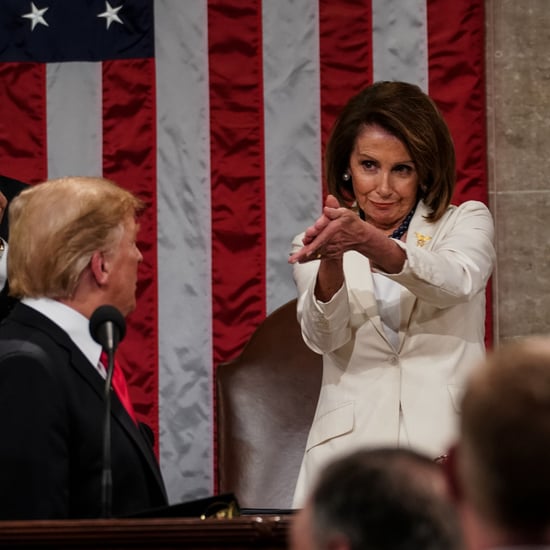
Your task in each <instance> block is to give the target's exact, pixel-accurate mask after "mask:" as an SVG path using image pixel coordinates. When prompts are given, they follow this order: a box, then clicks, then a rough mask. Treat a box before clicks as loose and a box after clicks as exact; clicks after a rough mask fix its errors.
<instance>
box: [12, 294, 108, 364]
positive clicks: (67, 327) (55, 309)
mask: <svg viewBox="0 0 550 550" xmlns="http://www.w3.org/2000/svg"><path fill="white" fill-rule="evenodd" d="M21 302H22V303H23V304H25V305H26V306H28V307H30V308H32V309H34V310H36V311H38V312H39V313H41V314H42V315H44V316H45V317H47V318H48V319H49V320H50V321H52V322H54V323H55V324H56V325H58V326H59V327H60V328H62V329H63V330H64V331H65V332H66V333H67V334H68V336H69V338H70V339H71V340H72V341H73V342H74V344H75V345H76V347H77V348H78V349H79V350H80V351H81V352H82V353H83V354H84V355H85V357H86V358H87V359H88V361H90V363H91V364H92V365H93V366H94V367H96V368H97V364H98V363H99V357H100V355H101V346H100V345H99V344H98V343H97V342H96V341H95V340H94V339H93V338H92V336H91V334H90V328H89V320H88V319H87V318H86V317H84V315H82V314H81V313H79V312H78V311H76V309H73V308H72V307H70V306H67V305H65V304H63V303H61V302H59V301H58V300H52V299H51V298H23V299H22V300H21Z"/></svg>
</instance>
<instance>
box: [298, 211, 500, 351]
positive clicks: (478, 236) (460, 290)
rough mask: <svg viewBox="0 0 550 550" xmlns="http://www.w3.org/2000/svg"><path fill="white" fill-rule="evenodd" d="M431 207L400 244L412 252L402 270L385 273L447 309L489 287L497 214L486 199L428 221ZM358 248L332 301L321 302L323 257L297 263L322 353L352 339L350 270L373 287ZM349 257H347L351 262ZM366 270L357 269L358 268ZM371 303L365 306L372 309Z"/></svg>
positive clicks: (311, 342) (309, 329) (306, 317)
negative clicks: (319, 283) (318, 282)
mask: <svg viewBox="0 0 550 550" xmlns="http://www.w3.org/2000/svg"><path fill="white" fill-rule="evenodd" d="M427 213H428V210H427V208H426V206H425V205H424V204H423V203H422V202H421V203H419V205H418V207H417V210H416V213H415V215H414V217H413V220H412V221H411V225H410V227H409V231H408V234H407V241H406V242H401V241H396V242H398V244H399V246H401V247H403V248H404V249H405V251H406V253H407V260H406V261H405V264H404V266H403V269H402V271H401V272H400V273H397V274H388V273H384V272H381V271H379V273H382V274H383V275H385V276H387V277H389V278H391V279H393V280H395V281H397V282H398V283H400V284H401V285H402V286H404V287H405V288H407V289H408V290H409V291H410V292H411V293H412V294H413V295H414V296H415V297H416V298H417V299H420V300H425V301H426V302H428V303H430V304H432V305H434V306H436V307H439V308H446V307H451V306H453V305H456V304H458V303H462V302H466V301H468V300H470V299H471V298H472V297H473V296H474V295H476V294H477V293H479V292H482V291H484V289H485V287H486V285H487V281H488V279H489V277H490V275H491V273H492V270H493V266H494V263H495V250H494V245H493V238H494V225H493V220H492V216H491V213H490V212H489V210H488V208H487V207H486V206H485V205H484V204H483V203H481V202H478V201H468V202H465V203H463V204H462V205H460V206H458V207H456V206H450V207H449V209H448V210H447V212H446V213H445V215H444V216H443V217H442V219H440V220H439V221H438V222H436V223H428V222H427V221H426V219H425V215H426V214H427ZM302 237H303V234H301V235H298V236H297V237H296V238H295V239H294V240H293V243H292V244H293V251H296V250H299V249H300V248H301V247H302ZM358 256H360V255H359V254H358V253H356V252H353V251H352V252H346V253H345V255H344V271H345V277H346V281H345V282H344V284H343V286H342V288H340V289H339V291H338V292H337V293H336V294H335V295H334V296H333V297H332V299H331V300H330V302H327V303H322V302H319V301H318V300H317V299H316V298H315V295H314V290H315V282H316V278H317V271H318V269H319V263H320V262H319V261H317V260H314V261H311V262H307V263H304V264H295V265H294V279H295V282H296V286H297V291H298V320H299V322H300V324H301V327H302V334H303V336H304V340H305V342H306V344H308V346H309V347H310V348H311V349H313V350H314V351H316V352H318V353H325V352H329V351H332V350H335V349H337V348H339V347H341V346H343V345H344V344H346V343H347V342H348V341H349V340H350V339H351V336H352V335H351V329H350V323H349V319H350V315H351V307H350V300H349V296H350V292H351V293H353V291H354V289H353V288H349V279H350V273H349V272H348V270H347V268H348V266H350V265H353V266H354V273H353V274H352V277H351V278H352V279H353V280H357V279H358V278H363V279H365V287H372V282H370V281H371V279H372V276H371V273H370V263H369V261H368V259H367V258H364V257H362V256H361V257H360V258H357V257H358ZM346 260H347V261H346ZM358 266H360V267H359V268H360V269H361V270H364V271H363V272H362V273H356V272H355V270H356V269H357V268H358ZM368 305H369V304H365V307H367V306H368Z"/></svg>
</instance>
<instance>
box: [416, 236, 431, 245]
mask: <svg viewBox="0 0 550 550" xmlns="http://www.w3.org/2000/svg"><path fill="white" fill-rule="evenodd" d="M415 235H416V246H420V247H422V246H424V245H425V244H426V243H427V242H428V241H431V240H432V238H431V237H430V236H429V235H422V233H415Z"/></svg>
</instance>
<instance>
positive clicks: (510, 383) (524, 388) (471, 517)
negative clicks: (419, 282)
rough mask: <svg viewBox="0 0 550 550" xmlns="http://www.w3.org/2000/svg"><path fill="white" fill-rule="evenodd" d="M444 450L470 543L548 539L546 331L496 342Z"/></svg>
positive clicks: (549, 365) (549, 379) (549, 357)
mask: <svg viewBox="0 0 550 550" xmlns="http://www.w3.org/2000/svg"><path fill="white" fill-rule="evenodd" d="M452 457H453V460H452V461H451V465H452V469H453V472H454V476H453V485H454V486H455V493H456V496H457V500H458V506H459V509H460V511H461V515H462V519H463V523H464V531H465V535H466V536H467V537H468V538H470V539H471V540H472V542H471V543H470V545H471V546H472V547H476V548H482V547H487V546H495V545H500V546H502V545H506V546H511V545H517V544H522V545H525V544H548V543H549V542H550V537H549V536H548V530H549V528H550V467H549V465H550V338H544V337H534V336H533V337H528V338H523V339H519V340H516V341H513V342H511V343H508V344H504V345H502V346H501V347H500V348H498V349H496V350H495V351H493V352H492V353H490V354H489V355H488V356H487V359H486V361H485V362H484V364H483V365H482V366H481V367H480V368H479V369H477V370H476V371H474V373H473V375H472V376H471V378H470V380H469V383H468V385H467V388H466V392H465V394H464V398H463V403H462V416H461V431H460V438H459V442H458V445H457V447H456V448H455V449H454V452H453V453H452Z"/></svg>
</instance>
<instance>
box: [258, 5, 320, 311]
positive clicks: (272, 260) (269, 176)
mask: <svg viewBox="0 0 550 550" xmlns="http://www.w3.org/2000/svg"><path fill="white" fill-rule="evenodd" d="M262 9H263V63H264V72H263V75H264V122H265V124H264V128H265V137H264V140H265V179H266V261H267V272H266V286H267V288H266V301H267V303H266V310H267V313H270V312H271V311H273V310H274V309H276V308H277V307H278V306H280V305H282V304H283V303H285V302H287V301H288V300H291V299H292V298H294V297H295V296H296V288H295V286H294V281H293V279H292V270H291V268H290V265H289V264H288V263H287V262H286V261H285V258H286V257H288V253H289V251H290V243H291V241H292V238H293V237H294V236H295V235H296V234H298V233H299V232H300V231H303V230H304V228H305V227H307V225H309V224H310V223H312V222H313V221H314V219H315V217H316V216H317V214H318V213H320V212H321V200H322V184H321V145H320V137H319V133H318V128H319V125H320V120H319V36H318V15H319V14H318V5H317V3H315V2H311V0H294V1H292V0H279V1H277V2H272V1H269V0H264V2H263V5H262Z"/></svg>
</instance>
